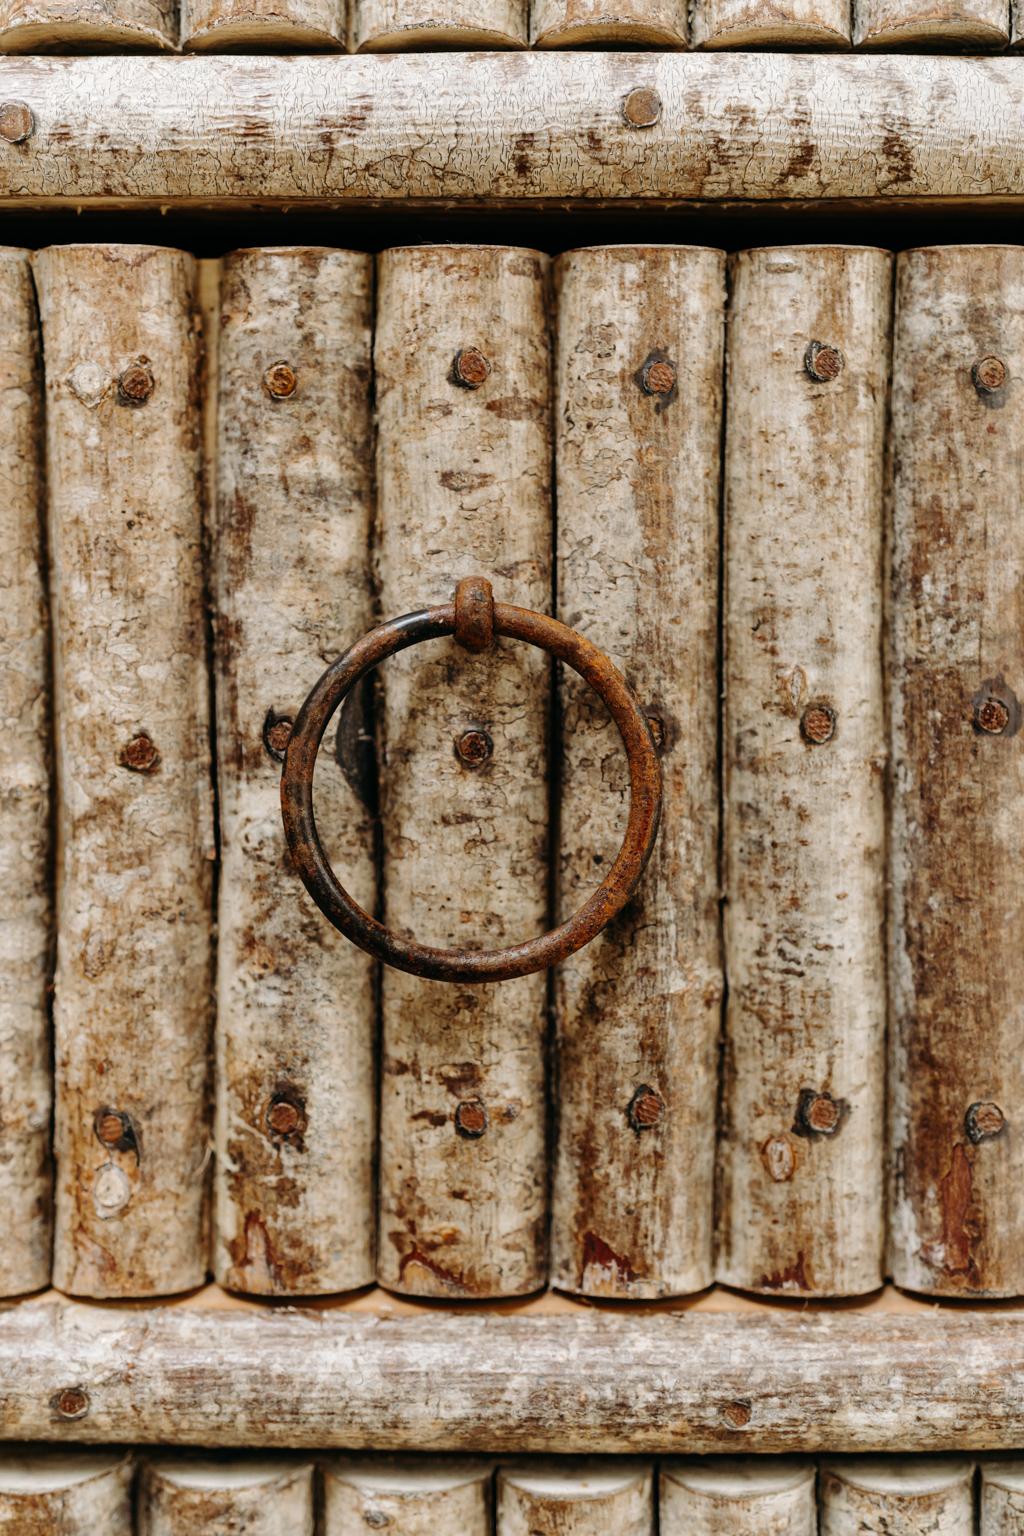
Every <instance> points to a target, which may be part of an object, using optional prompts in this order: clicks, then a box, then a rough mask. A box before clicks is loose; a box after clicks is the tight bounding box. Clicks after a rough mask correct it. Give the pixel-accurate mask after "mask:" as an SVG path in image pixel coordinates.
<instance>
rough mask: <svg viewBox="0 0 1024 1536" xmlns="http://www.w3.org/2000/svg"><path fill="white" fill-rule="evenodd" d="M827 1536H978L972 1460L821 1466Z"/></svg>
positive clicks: (871, 1461) (916, 1459)
mask: <svg viewBox="0 0 1024 1536" xmlns="http://www.w3.org/2000/svg"><path fill="white" fill-rule="evenodd" d="M820 1529H821V1536H973V1533H974V1464H973V1462H970V1461H960V1460H955V1461H954V1460H948V1459H946V1460H935V1459H933V1458H932V1457H930V1456H916V1457H912V1458H899V1457H893V1458H892V1459H891V1460H887V1459H885V1458H870V1459H868V1458H865V1459H864V1460H859V1461H858V1460H854V1461H848V1462H825V1463H823V1464H822V1468H821V1526H820Z"/></svg>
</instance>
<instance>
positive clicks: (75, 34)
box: [0, 0, 178, 53]
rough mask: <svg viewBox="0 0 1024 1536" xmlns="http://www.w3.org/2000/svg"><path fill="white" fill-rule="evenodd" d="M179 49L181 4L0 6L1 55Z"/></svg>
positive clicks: (29, 2)
mask: <svg viewBox="0 0 1024 1536" xmlns="http://www.w3.org/2000/svg"><path fill="white" fill-rule="evenodd" d="M177 46H178V6H177V3H176V0H0V53H47V52H50V51H56V52H60V51H61V50H63V49H67V48H81V49H86V48H87V49H88V50H89V51H90V52H92V53H116V52H119V51H120V50H121V49H124V48H146V49H160V50H166V49H174V48H177Z"/></svg>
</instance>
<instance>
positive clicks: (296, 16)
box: [181, 0, 348, 53]
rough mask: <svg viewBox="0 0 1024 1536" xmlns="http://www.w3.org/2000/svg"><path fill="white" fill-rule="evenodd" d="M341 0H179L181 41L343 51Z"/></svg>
mask: <svg viewBox="0 0 1024 1536" xmlns="http://www.w3.org/2000/svg"><path fill="white" fill-rule="evenodd" d="M347 35H348V15H347V4H346V0H182V4H181V45H182V47H183V48H185V49H186V50H187V51H188V52H189V53H206V52H216V53H229V52H231V53H234V52H239V53H245V52H250V53H258V52H260V51H270V50H280V51H281V52H286V51H289V50H292V49H323V50H325V51H327V52H332V53H337V52H339V51H340V52H344V51H345V46H346V40H347Z"/></svg>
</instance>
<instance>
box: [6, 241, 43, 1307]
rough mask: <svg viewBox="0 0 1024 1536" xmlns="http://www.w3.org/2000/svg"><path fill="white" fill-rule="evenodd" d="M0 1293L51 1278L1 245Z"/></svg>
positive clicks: (37, 410) (37, 781) (30, 363)
mask: <svg viewBox="0 0 1024 1536" xmlns="http://www.w3.org/2000/svg"><path fill="white" fill-rule="evenodd" d="M0 332H2V334H3V338H4V347H3V352H2V354H0V479H2V483H3V488H4V494H3V498H2V500H0V542H2V548H3V572H2V575H0V589H2V592H3V606H2V610H0V719H2V721H3V732H2V734H0V881H2V888H3V890H4V893H5V895H4V906H3V912H2V915H0V1208H2V1209H3V1212H4V1216H5V1219H6V1222H7V1228H8V1233H9V1235H10V1238H11V1241H8V1242H6V1243H4V1244H3V1246H2V1247H0V1295H3V1296H14V1295H17V1294H18V1293H19V1292H21V1291H32V1290H36V1289H37V1288H38V1287H39V1286H43V1285H46V1283H47V1281H48V1280H49V1278H50V1242H51V1225H52V1222H51V1216H52V1210H51V1207H52V1172H51V1167H50V1101H51V1075H50V1026H49V1017H48V1015H49V1004H48V997H47V989H48V986H49V979H50V961H51V942H52V940H51V933H52V923H53V902H52V897H51V888H52V870H51V867H50V678H49V671H50V661H49V634H48V627H47V613H46V596H45V591H44V582H45V577H44V574H43V570H42V558H43V552H42V547H41V543H42V540H41V532H42V517H43V509H44V495H43V476H42V449H43V401H42V373H41V366H40V358H39V337H38V322H37V319H36V306H35V295H34V292H33V288H32V271H31V266H30V262H29V253H28V252H27V251H18V250H11V249H0Z"/></svg>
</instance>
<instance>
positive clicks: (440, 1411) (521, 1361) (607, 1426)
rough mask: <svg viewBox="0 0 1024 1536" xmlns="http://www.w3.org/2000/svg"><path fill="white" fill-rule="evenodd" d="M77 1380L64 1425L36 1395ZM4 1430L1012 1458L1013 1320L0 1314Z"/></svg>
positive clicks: (38, 1309)
mask: <svg viewBox="0 0 1024 1536" xmlns="http://www.w3.org/2000/svg"><path fill="white" fill-rule="evenodd" d="M68 1387H73V1388H76V1389H77V1390H78V1392H79V1393H83V1394H85V1396H86V1397H87V1399H88V1401H87V1404H86V1411H85V1412H84V1413H82V1414H81V1416H79V1417H76V1418H74V1419H71V1420H67V1421H65V1420H62V1419H61V1418H60V1416H59V1413H58V1411H57V1409H56V1408H55V1407H54V1406H53V1400H54V1399H55V1397H58V1396H59V1394H60V1393H61V1391H62V1390H63V1389H65V1388H68ZM0 1413H2V1416H3V1424H4V1433H5V1435H7V1436H9V1437H11V1438H23V1439H46V1440H64V1441H90V1442H94V1443H103V1442H110V1441H118V1440H120V1441H124V1442H129V1443H130V1442H133V1441H136V1442H145V1443H147V1444H154V1443H155V1444H183V1445H206V1446H211V1447H213V1446H245V1445H260V1446H263V1447H266V1448H268V1449H269V1448H271V1447H285V1446H295V1447H313V1448H315V1447H322V1448H325V1449H326V1448H330V1447H335V1446H336V1447H348V1448H351V1449H369V1448H373V1449H380V1450H411V1449H414V1448H415V1449H419V1450H479V1451H490V1452H510V1453H523V1452H534V1451H541V1452H545V1451H546V1452H549V1453H551V1452H565V1451H566V1450H573V1451H576V1452H579V1453H611V1452H614V1453H619V1452H632V1453H634V1454H641V1453H648V1454H656V1453H672V1452H680V1453H686V1454H695V1453H697V1454H701V1453H722V1452H727V1453H729V1454H734V1455H735V1454H738V1453H741V1452H744V1451H746V1450H748V1449H749V1450H754V1449H756V1450H757V1451H758V1452H761V1453H763V1452H774V1451H806V1452H815V1451H828V1452H840V1451H861V1452H866V1451H870V1452H872V1453H875V1452H880V1451H897V1450H899V1451H921V1450H946V1451H952V1450H960V1451H964V1450H972V1449H980V1448H987V1449H991V1450H1010V1449H1013V1448H1015V1447H1017V1446H1019V1445H1020V1444H1021V1443H1022V1441H1024V1313H1022V1312H1021V1310H1020V1309H1017V1310H1016V1311H1015V1312H1012V1311H1005V1310H1002V1309H1000V1308H989V1309H987V1310H986V1311H985V1313H984V1323H983V1325H979V1314H978V1313H977V1312H975V1313H971V1312H967V1311H964V1310H963V1309H960V1308H957V1309H952V1308H950V1309H943V1310H935V1309H925V1310H922V1309H920V1308H915V1309H914V1311H913V1312H912V1313H910V1314H903V1313H891V1312H882V1311H870V1312H867V1313H857V1312H854V1311H851V1310H849V1309H847V1308H842V1307H838V1308H835V1309H831V1310H828V1309H820V1310H817V1311H814V1312H806V1311H797V1312H794V1311H789V1310H784V1309H780V1308H779V1307H778V1306H775V1307H772V1308H758V1309H754V1310H751V1311H745V1312H739V1313H737V1312H710V1311H707V1310H697V1311H695V1312H692V1315H691V1312H690V1311H689V1310H686V1311H682V1312H669V1311H664V1310H661V1309H660V1308H658V1309H650V1310H647V1311H646V1312H645V1313H644V1314H643V1315H636V1314H634V1313H632V1311H631V1312H629V1313H626V1312H624V1311H622V1310H621V1309H620V1308H616V1309H614V1310H609V1311H601V1310H597V1311H595V1310H593V1309H583V1308H580V1309H575V1310H573V1311H572V1313H571V1315H564V1316H558V1315H554V1316H552V1315H543V1314H541V1313H533V1312H526V1313H525V1314H515V1313H513V1314H512V1315H508V1314H506V1313H503V1312H502V1311H499V1310H495V1309H494V1308H493V1307H488V1308H485V1309H481V1310H475V1311H472V1312H469V1311H458V1312H453V1311H444V1310H439V1309H438V1308H437V1307H436V1306H434V1307H427V1308H417V1309H415V1310H414V1311H413V1312H409V1313H406V1314H402V1315H391V1316H381V1315H377V1316H374V1315H372V1314H367V1313H365V1312H359V1311H355V1310H351V1309H347V1308H327V1309H324V1310H320V1311H317V1310H306V1311H303V1310H300V1309H296V1308H290V1307H289V1308H272V1309H271V1308H267V1307H254V1306H251V1305H248V1306H247V1305H236V1306H234V1307H232V1306H217V1307H210V1306H209V1305H208V1304H204V1305H186V1306H146V1307H142V1306H135V1307H124V1306H120V1307H119V1306H95V1305H87V1304H83V1303H74V1302H66V1301H60V1302H56V1303H54V1302H52V1301H49V1300H41V1301H28V1302H23V1303H20V1304H19V1305H17V1306H13V1307H9V1308H8V1309H7V1310H5V1311H2V1312H0Z"/></svg>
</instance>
